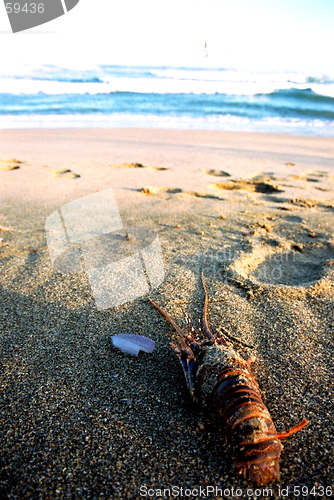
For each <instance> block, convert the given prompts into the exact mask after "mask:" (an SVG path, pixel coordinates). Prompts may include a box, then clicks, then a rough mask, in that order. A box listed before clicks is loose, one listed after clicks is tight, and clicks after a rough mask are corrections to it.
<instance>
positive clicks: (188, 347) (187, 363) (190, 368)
mask: <svg viewBox="0 0 334 500" xmlns="http://www.w3.org/2000/svg"><path fill="white" fill-rule="evenodd" d="M148 300H149V302H150V303H151V304H152V305H153V306H154V307H155V308H156V309H158V311H159V312H160V314H162V316H163V317H164V318H166V319H167V321H168V322H169V323H170V324H171V325H172V326H173V328H174V329H175V330H176V331H177V333H178V334H179V345H176V344H174V343H173V342H171V347H172V349H173V351H174V352H175V354H176V355H177V356H178V358H179V359H180V361H181V364H182V368H183V372H184V376H185V378H186V382H187V386H188V388H189V391H190V394H191V396H192V398H193V399H196V398H195V396H194V393H195V372H196V366H197V365H196V356H195V354H196V352H198V351H199V349H200V347H199V344H198V343H197V342H196V341H195V339H194V338H193V337H192V336H191V335H189V334H188V335H185V334H184V333H183V331H182V329H181V328H180V327H179V325H178V324H177V323H176V322H175V321H174V320H173V318H172V317H171V316H169V314H168V313H166V311H164V310H163V309H162V308H161V307H160V306H159V305H158V304H156V303H155V302H154V301H153V300H152V299H148ZM188 327H190V329H191V330H192V331H195V330H194V327H193V325H192V323H191V322H190V321H189V320H188Z"/></svg>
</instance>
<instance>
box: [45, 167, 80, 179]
mask: <svg viewBox="0 0 334 500" xmlns="http://www.w3.org/2000/svg"><path fill="white" fill-rule="evenodd" d="M51 172H52V173H53V175H54V176H55V177H66V178H68V179H77V178H78V177H80V175H79V174H75V173H74V172H72V170H69V169H67V168H64V169H62V168H61V169H56V170H51Z"/></svg>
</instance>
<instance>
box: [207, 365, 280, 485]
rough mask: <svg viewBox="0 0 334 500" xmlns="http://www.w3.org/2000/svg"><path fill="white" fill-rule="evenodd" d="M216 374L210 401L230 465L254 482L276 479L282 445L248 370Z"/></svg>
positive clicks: (259, 483) (241, 369)
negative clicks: (222, 431) (228, 451)
mask: <svg viewBox="0 0 334 500" xmlns="http://www.w3.org/2000/svg"><path fill="white" fill-rule="evenodd" d="M243 368H244V367H240V369H239V370H238V369H237V370H233V372H232V373H233V374H231V371H228V372H227V373H226V374H225V375H224V373H222V374H221V375H220V377H219V378H220V382H219V384H218V387H217V388H216V389H215V391H214V393H213V398H212V404H213V406H214V408H215V410H216V413H217V415H218V418H219V420H220V421H221V423H222V424H223V426H224V427H225V430H226V435H227V437H228V440H229V443H230V446H231V452H232V460H233V464H234V468H235V469H236V472H237V473H238V474H241V475H243V476H244V478H245V479H246V480H248V481H253V482H255V483H256V484H258V485H261V484H267V483H270V482H272V481H275V480H278V479H279V477H280V472H279V458H280V454H281V451H282V445H281V442H280V441H279V439H278V437H277V432H276V429H275V426H274V423H273V421H272V419H271V417H270V414H269V412H268V410H267V408H266V406H265V405H264V403H263V401H262V398H261V395H260V393H259V390H258V387H257V384H256V382H255V379H254V377H253V376H252V373H251V372H249V373H248V374H247V373H246V372H245V370H244V369H243Z"/></svg>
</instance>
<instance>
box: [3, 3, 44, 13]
mask: <svg viewBox="0 0 334 500" xmlns="http://www.w3.org/2000/svg"><path fill="white" fill-rule="evenodd" d="M6 11H7V13H8V14H12V13H14V14H19V13H20V12H25V13H26V14H28V12H29V13H30V14H36V13H38V14H42V13H43V12H44V3H38V4H37V3H25V4H23V5H21V4H19V3H17V2H16V3H6Z"/></svg>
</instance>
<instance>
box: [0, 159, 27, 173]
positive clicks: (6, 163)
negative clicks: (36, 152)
mask: <svg viewBox="0 0 334 500" xmlns="http://www.w3.org/2000/svg"><path fill="white" fill-rule="evenodd" d="M22 163H24V162H23V161H21V160H17V159H16V158H13V159H12V160H0V170H17V169H18V168H20V166H21V164H22Z"/></svg>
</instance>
